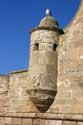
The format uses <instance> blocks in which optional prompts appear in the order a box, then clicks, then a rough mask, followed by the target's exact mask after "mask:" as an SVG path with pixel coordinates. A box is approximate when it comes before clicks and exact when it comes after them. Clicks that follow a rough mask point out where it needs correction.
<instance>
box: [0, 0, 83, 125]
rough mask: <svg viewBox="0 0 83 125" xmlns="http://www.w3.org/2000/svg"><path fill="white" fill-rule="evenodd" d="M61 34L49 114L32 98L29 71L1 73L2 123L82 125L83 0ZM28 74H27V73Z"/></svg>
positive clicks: (3, 124) (19, 124) (15, 124)
mask: <svg viewBox="0 0 83 125" xmlns="http://www.w3.org/2000/svg"><path fill="white" fill-rule="evenodd" d="M64 32H65V33H64V34H63V35H61V37H60V40H59V47H58V54H59V55H58V82H57V95H56V97H55V100H54V102H53V104H52V105H51V107H50V108H49V110H48V111H47V112H46V113H39V111H38V109H37V108H36V106H35V105H34V104H33V103H32V101H31V100H30V99H29V96H28V93H27V90H28V89H30V88H31V83H30V78H29V71H28V70H23V71H17V72H12V73H11V74H10V76H4V75H1V76H0V125H83V0H81V5H80V8H79V10H78V12H77V14H76V16H75V18H74V19H73V20H72V22H71V23H70V24H69V26H68V27H67V28H66V29H65V31H64ZM27 74H28V75H27Z"/></svg>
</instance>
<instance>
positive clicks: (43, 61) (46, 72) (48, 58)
mask: <svg viewBox="0 0 83 125" xmlns="http://www.w3.org/2000/svg"><path fill="white" fill-rule="evenodd" d="M62 33H63V31H62V30H61V29H60V28H59V25H58V22H57V21H56V20H55V19H54V17H53V16H52V13H51V11H50V10H47V11H46V16H45V17H44V18H43V19H42V20H41V21H40V24H39V26H38V27H36V28H34V29H32V30H31V45H30V64H29V76H30V78H31V86H32V88H31V89H29V90H28V94H29V97H30V99H31V100H32V102H33V103H34V104H35V105H36V107H37V108H38V109H39V111H40V112H44V111H46V110H47V109H48V108H49V106H50V105H51V104H52V102H53V100H54V97H55V95H56V93H57V61H58V60H57V46H58V41H59V36H60V34H62Z"/></svg>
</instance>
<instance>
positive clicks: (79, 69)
mask: <svg viewBox="0 0 83 125" xmlns="http://www.w3.org/2000/svg"><path fill="white" fill-rule="evenodd" d="M82 12H83V0H82V3H81V6H80V10H79V11H78V13H77V15H76V16H75V19H74V20H73V21H72V22H71V23H70V25H69V26H68V27H67V28H66V29H65V34H64V35H62V36H61V37H60V40H59V45H60V46H59V48H58V82H57V84H58V88H57V90H58V92H57V96H56V98H55V101H54V103H53V105H52V106H51V108H50V111H51V112H60V113H83V13H82Z"/></svg>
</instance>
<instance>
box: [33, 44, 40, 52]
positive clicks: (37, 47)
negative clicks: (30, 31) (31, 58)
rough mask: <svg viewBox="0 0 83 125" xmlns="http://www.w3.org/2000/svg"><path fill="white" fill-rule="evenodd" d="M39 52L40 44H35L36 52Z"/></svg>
mask: <svg viewBox="0 0 83 125" xmlns="http://www.w3.org/2000/svg"><path fill="white" fill-rule="evenodd" d="M38 50H39V43H35V44H34V51H38Z"/></svg>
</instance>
